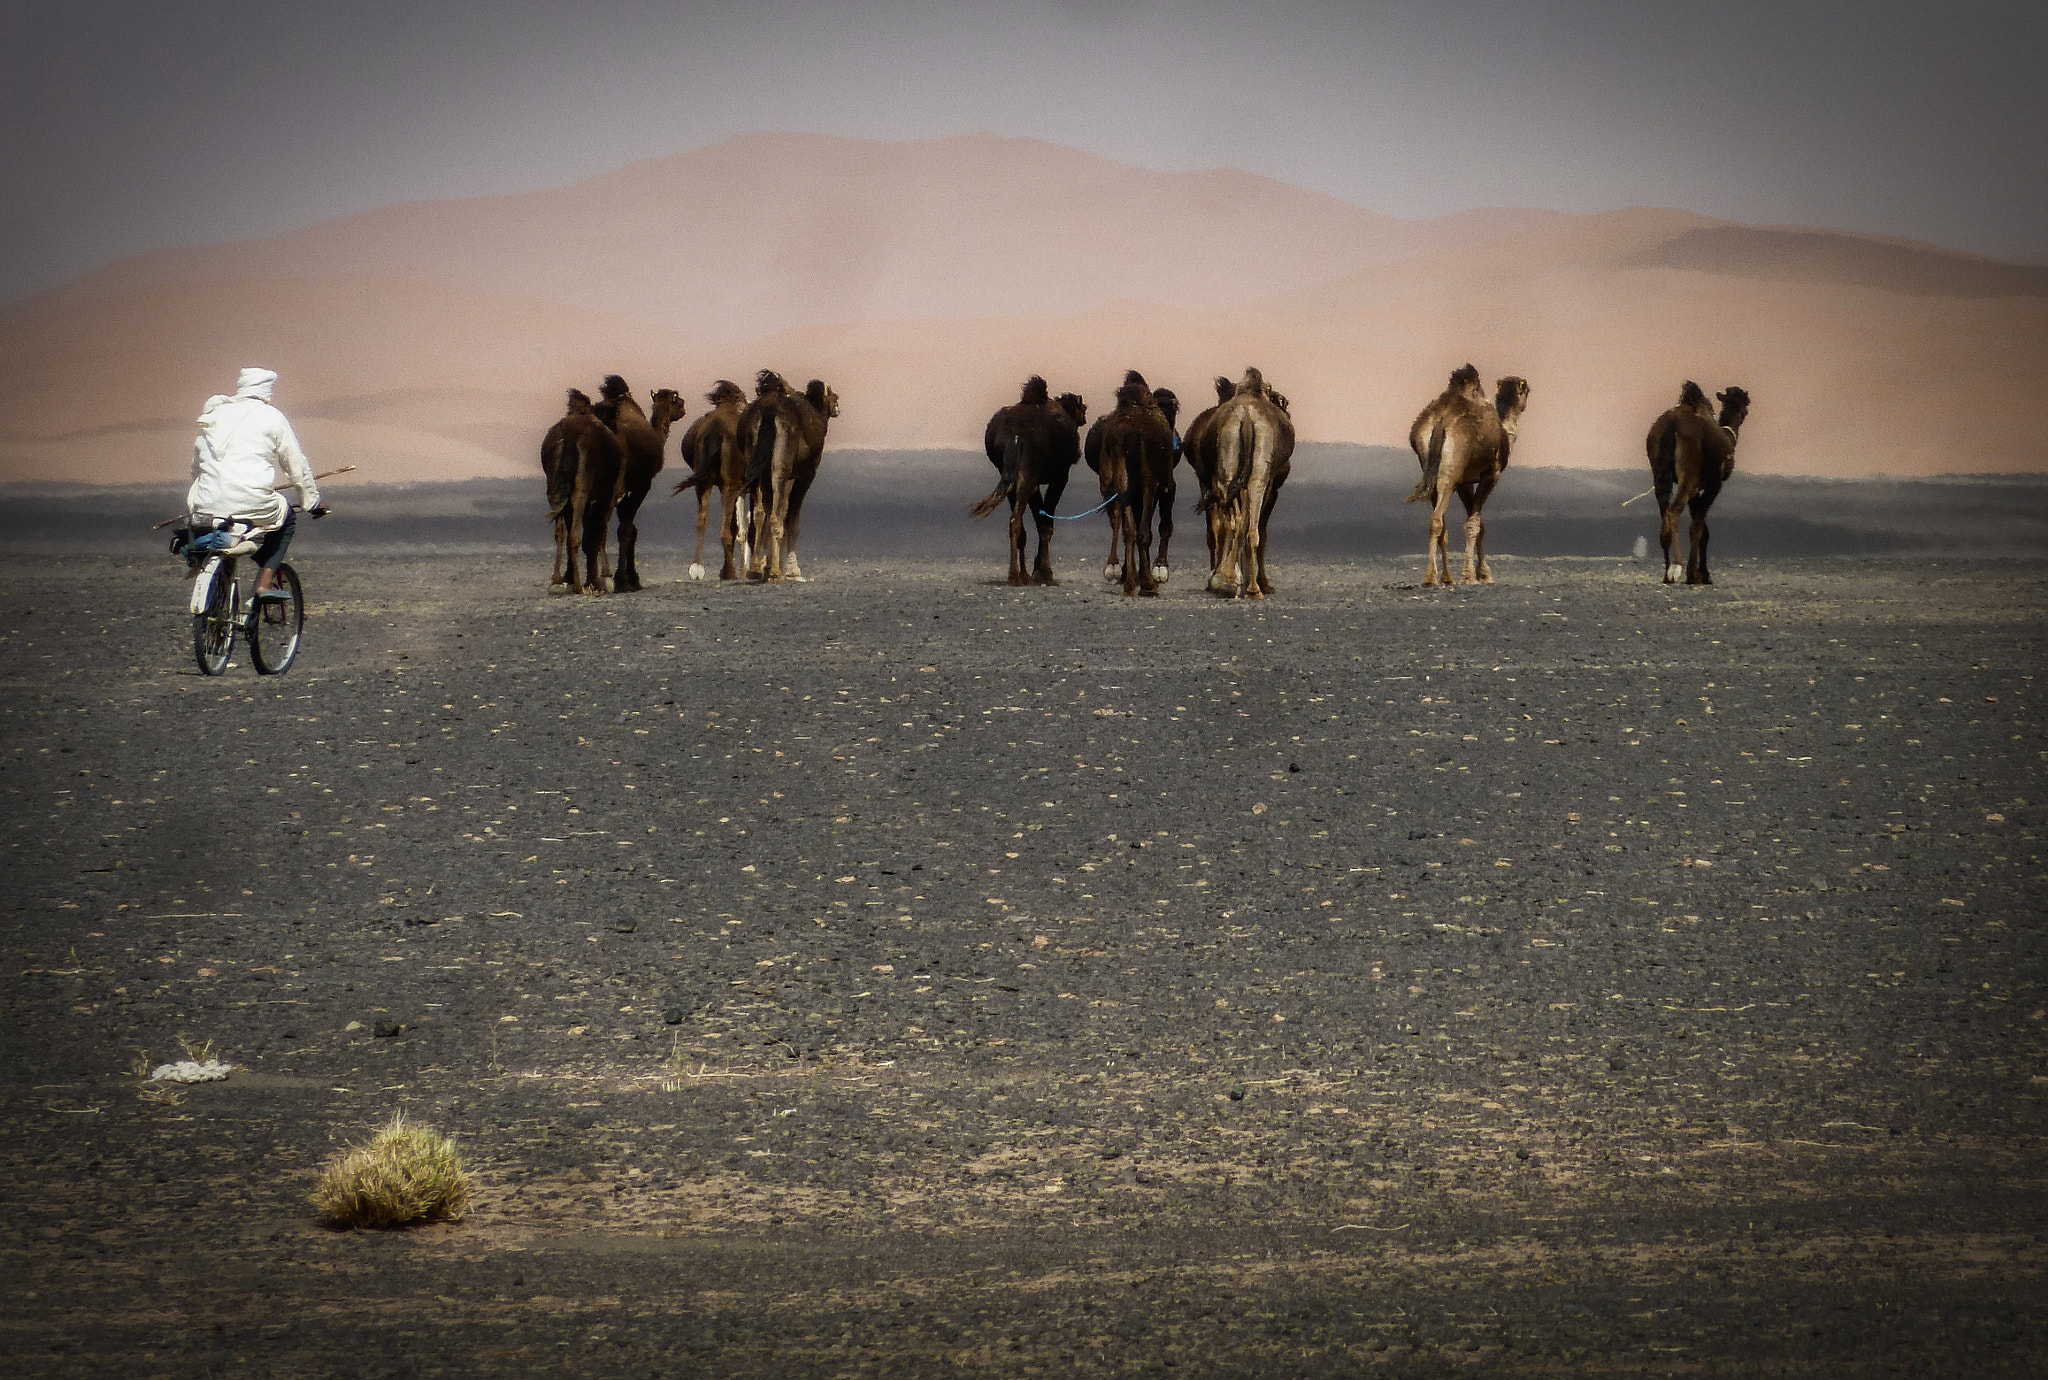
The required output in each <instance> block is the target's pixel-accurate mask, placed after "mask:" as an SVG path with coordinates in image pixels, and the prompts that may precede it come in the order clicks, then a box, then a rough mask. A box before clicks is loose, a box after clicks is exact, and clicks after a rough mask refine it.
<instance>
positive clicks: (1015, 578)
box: [1010, 475, 1031, 585]
mask: <svg viewBox="0 0 2048 1380" xmlns="http://www.w3.org/2000/svg"><path fill="white" fill-rule="evenodd" d="M1030 502H1031V491H1030V490H1029V489H1027V488H1025V487H1024V477H1023V476H1022V475H1019V476H1018V477H1017V487H1016V489H1015V490H1013V491H1012V492H1011V494H1010V583H1011V584H1013V585H1028V584H1030V583H1031V577H1030V576H1029V575H1026V574H1025V573H1024V555H1025V552H1026V551H1027V550H1029V548H1030V544H1031V538H1030V536H1029V535H1028V534H1027V533H1026V531H1025V528H1024V508H1025V506H1026V505H1027V504H1029V503H1030Z"/></svg>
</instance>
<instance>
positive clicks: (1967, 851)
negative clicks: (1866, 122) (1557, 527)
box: [0, 532, 2048, 1376]
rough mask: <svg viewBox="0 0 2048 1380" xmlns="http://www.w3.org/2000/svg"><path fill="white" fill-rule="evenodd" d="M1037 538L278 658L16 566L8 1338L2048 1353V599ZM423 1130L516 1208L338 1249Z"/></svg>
mask: <svg viewBox="0 0 2048 1380" xmlns="http://www.w3.org/2000/svg"><path fill="white" fill-rule="evenodd" d="M999 540H1000V538H999V537H998V536H997V535H996V534H994V533H993V532H991V533H990V541H989V546H990V554H989V555H988V557H987V558H986V559H981V560H976V561H973V562H959V563H944V564H940V563H931V564H924V565H910V566H904V565H901V564H892V565H890V566H888V567H887V568H877V567H876V566H875V565H873V564H872V563H870V564H861V563H855V562H852V561H846V560H822V561H820V562H819V563H818V565H817V568H816V569H815V570H814V571H813V573H814V574H815V575H817V576H818V578H817V580H816V581H815V582H814V583H809V584H804V585H791V586H784V587H776V588H762V587H746V586H732V585H727V586H718V585H715V584H713V585H709V586H706V585H688V584H678V583H672V582H667V581H669V580H671V579H672V577H673V576H674V575H675V574H677V573H678V572H679V565H678V564H677V563H676V562H674V561H673V560H672V559H669V558H664V559H663V561H662V562H661V563H660V564H661V568H660V569H650V571H649V574H650V575H658V576H660V577H662V579H663V580H664V582H663V583H661V584H659V585H658V586H655V587H651V588H649V589H648V590H647V591H646V592H644V593H642V594H639V595H636V596H626V597H614V598H596V599H570V598H567V597H565V596H562V595H559V594H555V593H551V592H549V591H548V590H547V589H546V588H545V587H544V585H543V583H542V579H541V578H540V576H541V574H542V573H543V572H542V570H541V569H540V567H539V566H538V565H537V564H536V561H535V559H534V558H531V557H522V558H518V559H511V558H498V557H478V558H464V559H462V560H460V561H450V560H448V559H441V560H435V561H424V560H409V559H403V558H394V557H387V556H375V557H372V556H364V555H354V556H350V555H343V554H333V553H329V552H326V551H319V550H315V551H312V552H309V553H308V554H307V556H306V559H305V560H304V561H303V562H302V563H301V564H302V569H303V571H304V573H305V576H306V580H307V585H308V590H309V595H310V598H311V601H312V602H313V604H314V614H313V616H312V618H311V619H310V621H309V623H308V629H307V636H308V646H307V650H306V652H305V654H304V656H303V658H302V659H301V661H300V663H299V665H298V666H297V667H296V668H295V669H294V670H293V671H292V672H291V673H290V674H289V675H288V676H286V677H283V678H281V679H259V678H257V677H256V676H255V675H254V674H253V672H252V671H251V670H250V669H249V667H248V665H247V658H246V656H238V658H237V659H238V661H240V662H242V665H240V666H238V667H237V668H236V669H234V670H233V671H232V672H230V673H229V675H228V676H226V677H225V678H223V679H212V680H209V679H204V678H202V677H200V676H199V675H198V674H197V673H196V670H195V668H194V666H193V664H192V661H191V658H190V651H189V643H190V636H189V626H188V621H189V620H188V618H187V616H186V615H185V613H184V612H183V604H184V594H183V586H182V585H181V584H180V583H179V582H178V581H177V579H176V577H175V572H174V570H173V569H172V568H171V567H170V566H169V563H168V562H167V561H165V560H164V559H163V558H162V557H161V556H144V557H133V558H130V557H124V556H107V557H90V558H85V559H82V560H76V561H72V562H70V563H68V564H66V565H63V566H61V567H60V566H56V565H53V564H51V563H49V562H47V561H44V560H39V559H29V558H22V557H16V558H11V559H9V560H6V561H4V562H0V583H4V590H5V605H4V607H5V609H6V610H7V612H6V613H5V614H4V615H0V633H4V647H5V653H6V655H5V660H4V664H0V712H4V716H5V717H4V724H5V727H6V735H5V738H6V741H5V752H4V762H0V801H4V812H0V831H4V843H5V854H4V856H5V858H6V859H7V873H8V881H9V884H8V886H7V888H6V891H5V899H4V906H5V916H4V922H0V949H4V953H0V959H4V972H5V976H4V979H0V1000H4V1005H0V1028H4V1030H5V1031H6V1037H5V1043H4V1049H5V1058H4V1067H0V1100H4V1127H5V1130H4V1133H0V1273H4V1275H5V1277H6V1278H7V1279H8V1280H9V1287H8V1288H7V1290H6V1291H5V1292H4V1295H0V1298H4V1302H0V1356H4V1359H5V1368H6V1370H7V1371H8V1372H9V1373H10V1374H17V1375H102V1374H109V1373H120V1374H124V1375H136V1376H149V1375H179V1376H184V1375H229V1374H233V1375H264V1374H274V1375H308V1376H313V1375H331V1374H351V1375H366V1376H375V1375H415V1374H417V1375H431V1374H497V1375H518V1374H530V1373H572V1374H580V1375H632V1376H640V1375H678V1374H690V1375H698V1374H702V1375H761V1376H786V1375H802V1376H808V1375H819V1376H830V1375H868V1374H875V1375H881V1374H887V1375H927V1374H929V1375H940V1374H945V1375H955V1374H990V1375H1070V1374H1082V1375H1098V1374H1099V1375H1109V1374H1122V1373H1125V1372H1166V1371H1173V1372H1178V1373H1183V1374H1202V1375H1262V1376H1263V1375H1281V1374H1290V1375H1291V1374H1331V1375H1349V1374H1356V1373H1359V1372H1361V1371H1368V1370H1370V1371H1375V1372H1378V1373H1388V1374H1436V1373H1439V1372H1441V1371H1444V1370H1446V1369H1451V1368H1456V1367H1470V1368H1473V1369H1475V1370H1480V1371H1486V1372H1490V1373H1503V1374H1531V1375H1583V1374H1610V1373H1611V1374H1680V1375H1695V1374H1742V1375H1753V1374H1779V1375H1842V1374H1852V1373H1853V1374H1877V1373H1890V1372H1899V1373H1929V1374H1949V1375H1965V1374H1967V1375H1990V1374H2039V1373H2041V1372H2042V1370H2043V1369H2044V1367H2048V1304H2044V1302H2043V1299H2044V1297H2048V1293H2044V1291H2043V1289H2042V1283H2041V1274H2042V1269H2043V1264H2044V1260H2048V1248H2044V1245H2043V1239H2042V1232H2043V1229H2044V1224H2048V1211H2044V1209H2048V1194H2044V1170H2043V1162H2042V1156H2043V1150H2044V1146H2048V1139H2044V1137H2048V1119H2044V1116H2043V1111H2042V1095H2043V1092H2044V1088H2048V1062H2044V1059H2048V1028H2044V1027H2048V1022H2044V1018H2043V1001H2044V994H2043V985H2042V979H2043V958H2044V942H2043V921H2042V914H2041V907H2040V904H2039V898H2040V896H2041V895H2042V884H2043V882H2044V880H2048V874H2044V868H2043V865H2042V859H2041V843H2040V834H2041V833H2042V826H2043V823H2044V820H2048V811H2044V808H2043V804H2042V798H2043V794H2044V783H2043V779H2042V778H2043V759H2044V751H2043V748H2044V744H2043V740H2042V733H2041V726H2040V718H2039V715H2038V714H2037V713H2036V709H2037V708H2038V706H2039V699H2038V697H2039V695H2040V693H2041V690H2040V686H2039V684H2038V683H2037V682H2036V680H2035V679H2034V677H2035V675H2036V674H2037V673H2038V672H2039V670H2040V668H2042V667H2043V666H2044V665H2048V656H2044V654H2043V645H2042V644H2043V636H2042V628H2043V618H2044V615H2048V565H2044V564H2042V563H2039V562H2033V563H2026V562H1980V563H1969V562H1960V561H1954V562H1914V563H1908V562H1895V563H1882V562H1870V561H1846V560H1831V561H1808V562H1799V561H1749V562H1731V563H1729V564H1728V565H1726V566H1725V568H1724V569H1723V570H1722V572H1721V576H1720V578H1721V581H1722V583H1721V584H1719V585H1717V586H1715V587H1713V588H1711V589H1685V588H1675V589H1668V588H1665V587H1662V586H1660V585H1659V584H1657V583H1655V580H1654V574H1653V567H1652V566H1651V565H1649V564H1647V563H1644V564H1639V563H1635V562H1630V561H1613V560H1565V559H1559V560H1520V561H1516V560H1509V559H1501V560H1499V561H1498V563H1497V574H1498V576H1499V579H1500V583H1499V584H1498V585H1496V586H1494V587H1492V588H1485V589H1463V590H1458V591H1456V592H1450V593H1438V592H1424V591H1422V590H1420V589H1417V588H1415V587H1414V581H1415V579H1416V577H1417V575H1418V574H1419V569H1420V562H1419V560H1415V559H1403V560H1400V561H1373V562H1361V563H1358V564H1350V565H1347V564H1342V563H1326V564H1317V565H1303V564H1299V563H1297V564H1293V565H1289V564H1287V563H1285V562H1284V561H1283V562H1278V563H1277V565H1276V570H1275V578H1276V580H1277V582H1278V584H1279V592H1278V597H1276V598H1275V599H1274V600H1272V601H1270V602H1268V603H1266V604H1263V605H1253V604H1241V603H1223V602H1219V601H1216V600H1213V599H1210V598H1208V597H1207V596H1205V595H1203V594H1201V593H1200V592H1199V590H1198V588H1197V587H1196V586H1197V584H1198V579H1197V578H1195V577H1194V576H1193V575H1192V574H1191V573H1190V572H1189V571H1186V570H1184V572H1183V574H1182V575H1181V577H1180V578H1179V579H1178V580H1176V581H1175V582H1174V583H1173V584H1172V585H1171V586H1169V593H1168V595H1167V597H1165V598H1163V599H1160V600H1157V601H1150V600H1147V601H1138V600H1126V599H1123V598H1121V597H1119V596H1116V595H1114V594H1112V593H1110V592H1109V591H1108V590H1107V589H1106V588H1104V587H1103V586H1102V585H1101V583H1100V581H1099V580H1097V579H1095V578H1093V576H1092V574H1090V572H1089V571H1088V570H1087V569H1086V562H1082V563H1079V564H1076V563H1075V562H1073V561H1072V560H1069V561H1068V562H1066V563H1065V569H1066V570H1067V571H1068V573H1069V575H1070V577H1071V583H1069V584H1067V585H1065V586H1063V587H1060V588H1057V589H1029V590H1012V589H1009V588H1007V587H1005V586H1003V585H1001V584H1000V583H997V582H996V580H997V577H999V576H1000V574H1001V566H1000V557H999V552H998V550H997V548H998V545H999ZM1091 549H1092V544H1091ZM540 560H541V561H542V562H544V560H545V558H544V557H542V558H540ZM2030 666H2032V667H2035V668H2036V671H2033V672H2030V671H2028V670H2027V668H2028V667H2030ZM379 1032H395V1033H381V1034H380V1033H379ZM181 1036H182V1037H183V1038H184V1039H185V1040H186V1041H187V1042H188V1043H191V1044H192V1045H194V1046H195V1047H197V1046H198V1045H200V1044H201V1043H203V1042H207V1041H210V1042H211V1043H212V1045H213V1047H214V1049H215V1051H216V1052H218V1053H219V1054H220V1055H222V1056H223V1057H225V1058H228V1059H230V1060H232V1061H233V1062H234V1063H235V1064H236V1065H237V1066H238V1072H237V1074H236V1075H235V1076H234V1077H233V1078H232V1079H230V1080H229V1081H227V1082H225V1083H218V1084H211V1085H202V1086H197V1087H194V1088H192V1089H191V1090H189V1091H188V1092H187V1093H186V1094H185V1095H184V1096H183V1098H182V1100H176V1101H173V1100H171V1099H169V1098H157V1099H152V1098H148V1097H145V1096H143V1094H144V1093H145V1092H146V1091H147V1090H148V1089H147V1087H146V1085H145V1084H144V1083H143V1082H142V1081H141V1080H140V1079H138V1078H137V1077H136V1076H135V1074H134V1072H133V1068H134V1066H136V1064H137V1063H138V1060H139V1059H141V1060H144V1061H145V1062H149V1061H160V1060H163V1059H167V1058H170V1057H174V1056H176V1055H177V1054H178V1053H179V1050H180V1043H179V1042H180V1037H181ZM399 1109H403V1110H404V1111H406V1112H407V1113H408V1114H409V1115H414V1116H417V1117H419V1118H422V1119H425V1120H427V1121H429V1122H431V1123H432V1124H434V1125H436V1126H438V1127H441V1128H443V1129H445V1130H446V1131H448V1132H449V1133H451V1134H452V1135H454V1136H455V1137H457V1138H458V1140H459V1141H460V1143H461V1145H462V1147H463V1150H464V1153H465V1155H466V1156H467V1157H468V1159H469V1161H470V1163H471V1164H472V1165H473V1167H474V1169H475V1171H476V1174H477V1178H478V1183H479V1188H478V1202H477V1205H476V1208H475V1210H474V1211H473V1213H472V1214H471V1215H470V1217H469V1219H468V1220H466V1221H465V1222H462V1223H460V1224H458V1225H453V1226H441V1227H433V1228H428V1229H424V1230H417V1231H412V1232H402V1233H386V1234H369V1233H348V1232H337V1231H333V1230H330V1229H327V1228H325V1227H322V1226H320V1225H319V1224H318V1223H317V1222H315V1221H314V1219H313V1217H312V1215H311V1211H310V1209H309V1207H308V1205H307V1201H306V1195H307V1193H308V1190H309V1189H310V1187H311V1184H312V1181H313V1178H314V1175H315V1172H316V1168H317V1166H318V1164H319V1163H320V1161H321V1160H322V1159H323V1158H325V1157H326V1156H327V1155H329V1154H331V1153H332V1152H333V1151H334V1150H336V1149H337V1148H339V1147H341V1146H343V1145H346V1144H349V1143H352V1142H354V1141H357V1140H360V1139H362V1138H364V1137H365V1136H366V1135H367V1134H368V1133H369V1132H370V1131H372V1130H373V1129H374V1128H375V1127H376V1126H377V1125H378V1124H379V1123H381V1122H382V1121H383V1120H385V1119H386V1118H388V1117H389V1116H390V1114H391V1113H392V1112H393V1111H394V1110H399Z"/></svg>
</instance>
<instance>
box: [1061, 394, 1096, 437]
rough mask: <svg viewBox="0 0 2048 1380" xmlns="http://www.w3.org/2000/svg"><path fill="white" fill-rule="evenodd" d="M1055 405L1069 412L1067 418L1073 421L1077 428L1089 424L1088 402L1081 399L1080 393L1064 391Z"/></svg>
mask: <svg viewBox="0 0 2048 1380" xmlns="http://www.w3.org/2000/svg"><path fill="white" fill-rule="evenodd" d="M1055 405H1056V406H1057V407H1058V408H1059V410H1060V411H1062V412H1064V413H1066V414H1067V420H1069V421H1071V422H1072V423H1073V424H1074V426H1075V428H1076V429H1077V430H1078V429H1079V428H1081V427H1084V426H1086V425H1088V404H1087V403H1085V402H1083V401H1082V400H1081V395H1080V394H1079V393H1062V394H1060V395H1059V398H1058V399H1057V400H1056V402H1055Z"/></svg>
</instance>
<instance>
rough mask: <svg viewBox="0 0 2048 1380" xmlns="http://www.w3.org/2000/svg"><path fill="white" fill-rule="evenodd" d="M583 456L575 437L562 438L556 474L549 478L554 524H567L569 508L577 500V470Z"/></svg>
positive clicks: (549, 495)
mask: <svg viewBox="0 0 2048 1380" xmlns="http://www.w3.org/2000/svg"><path fill="white" fill-rule="evenodd" d="M582 460H583V456H582V454H581V452H580V451H579V449H578V448H577V445H576V441H575V438H574V437H570V436H564V437H563V438H562V450H561V454H560V456H559V457H558V458H557V459H556V461H555V472H554V473H553V474H552V475H550V476H548V518H549V520H550V521H553V522H566V521H567V520H568V518H569V506H570V505H571V504H572V503H574V502H575V500H576V468H577V466H578V465H579V464H581V463H582Z"/></svg>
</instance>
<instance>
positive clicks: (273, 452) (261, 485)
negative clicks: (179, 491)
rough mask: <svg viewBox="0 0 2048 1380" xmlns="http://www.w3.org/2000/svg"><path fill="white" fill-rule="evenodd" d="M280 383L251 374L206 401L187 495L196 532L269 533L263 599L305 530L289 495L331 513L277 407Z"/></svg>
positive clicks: (260, 554)
mask: <svg viewBox="0 0 2048 1380" xmlns="http://www.w3.org/2000/svg"><path fill="white" fill-rule="evenodd" d="M276 383H277V375H276V374H275V373H273V372H272V371H270V370H268V369H244V370H243V371H242V376H241V378H240V379H238V380H237V381H236V384H235V393H234V396H233V397H229V396H227V395H226V394H222V393H217V394H215V395H214V396H213V397H211V398H208V399H207V400H206V406H205V407H203V408H201V409H200V411H199V436H198V439H197V440H195V441H194V442H193V443H192V488H191V490H190V491H189V492H188V493H187V494H186V495H185V507H186V509H187V510H188V511H189V513H190V515H191V517H190V521H191V524H192V525H193V526H194V527H211V526H212V525H214V523H216V522H218V521H222V520H228V521H239V522H246V523H248V524H249V525H250V526H252V527H254V528H255V529H256V530H257V531H258V532H261V533H262V534H263V539H262V542H261V544H260V545H259V546H258V547H257V548H256V563H257V565H259V566H260V567H262V569H261V571H260V573H259V574H258V575H257V578H256V597H257V598H259V599H261V598H262V597H263V596H264V595H266V594H270V593H272V592H273V591H275V590H276V589H277V567H278V566H279V565H280V564H281V563H282V562H283V561H284V553H285V549H286V548H287V547H289V546H290V545H291V542H292V529H293V528H294V527H295V526H297V524H298V513H297V511H296V510H295V508H294V507H293V505H292V503H291V501H290V500H288V499H287V498H286V497H285V496H284V494H283V492H281V490H283V489H296V490H298V495H299V502H298V506H299V507H302V508H304V509H305V510H306V511H307V513H309V514H310V515H312V516H313V517H316V518H317V517H323V516H325V515H326V512H327V509H326V507H325V506H323V505H322V504H321V502H320V485H319V484H318V483H317V482H316V481H315V480H314V478H313V467H312V466H311V465H310V464H308V463H307V462H306V453H305V451H303V450H301V449H299V438H298V437H297V436H296V435H294V434H293V432H292V424H291V423H290V422H288V421H286V420H285V416H284V413H282V412H280V411H278V410H277V409H276V408H275V407H272V406H271V405H270V390H271V388H272V387H273V386H274V385H275V384H276ZM280 479H282V483H280Z"/></svg>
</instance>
